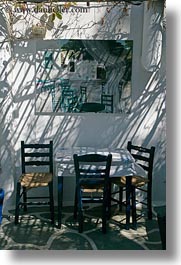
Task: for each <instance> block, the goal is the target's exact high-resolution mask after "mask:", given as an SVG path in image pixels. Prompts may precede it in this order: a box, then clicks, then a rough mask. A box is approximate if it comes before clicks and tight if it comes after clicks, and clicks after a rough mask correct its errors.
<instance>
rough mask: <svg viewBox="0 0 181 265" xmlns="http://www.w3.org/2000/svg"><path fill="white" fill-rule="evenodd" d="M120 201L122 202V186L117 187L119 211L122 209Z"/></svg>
mask: <svg viewBox="0 0 181 265" xmlns="http://www.w3.org/2000/svg"><path fill="white" fill-rule="evenodd" d="M122 203H123V187H119V211H120V212H121V211H122Z"/></svg>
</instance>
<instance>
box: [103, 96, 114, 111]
mask: <svg viewBox="0 0 181 265" xmlns="http://www.w3.org/2000/svg"><path fill="white" fill-rule="evenodd" d="M101 104H104V105H105V110H104V112H107V113H113V95H108V94H101Z"/></svg>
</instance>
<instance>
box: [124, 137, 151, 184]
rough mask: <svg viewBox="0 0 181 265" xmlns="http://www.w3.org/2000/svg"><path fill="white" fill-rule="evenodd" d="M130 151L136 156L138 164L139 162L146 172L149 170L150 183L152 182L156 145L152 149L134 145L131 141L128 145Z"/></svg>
mask: <svg viewBox="0 0 181 265" xmlns="http://www.w3.org/2000/svg"><path fill="white" fill-rule="evenodd" d="M127 149H128V151H129V152H130V153H131V155H132V156H133V157H134V159H135V161H136V162H137V164H139V165H140V166H141V167H142V168H143V169H144V170H145V171H146V172H148V179H149V183H150V184H151V183H152V171H153V160H154V153H155V147H154V146H152V147H151V148H150V149H149V148H145V147H142V146H136V145H133V144H132V142H131V141H129V142H128V145H127Z"/></svg>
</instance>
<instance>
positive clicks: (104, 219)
mask: <svg viewBox="0 0 181 265" xmlns="http://www.w3.org/2000/svg"><path fill="white" fill-rule="evenodd" d="M108 204H109V201H108V198H107V195H106V194H105V191H104V196H103V205H102V232H103V233H104V234H105V233H106V232H107V215H109V205H108ZM107 209H108V213H107Z"/></svg>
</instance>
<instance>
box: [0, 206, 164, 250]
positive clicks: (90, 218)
mask: <svg viewBox="0 0 181 265" xmlns="http://www.w3.org/2000/svg"><path fill="white" fill-rule="evenodd" d="M72 213H73V207H64V209H63V224H62V228H61V229H58V227H57V225H55V226H52V225H51V224H50V218H49V212H48V208H47V207H41V208H40V207H34V208H29V209H28V212H27V213H26V214H24V213H22V215H21V217H20V224H18V225H16V226H15V225H14V211H9V214H7V215H5V216H3V221H2V224H1V226H0V249H1V250H48V249H49V250H162V246H161V241H160V233H159V228H158V222H157V218H156V215H154V217H153V220H151V221H149V220H147V219H146V218H144V216H143V217H142V218H141V219H140V220H139V221H138V226H137V230H134V229H130V230H126V229H125V226H124V222H125V215H124V213H121V214H120V213H119V214H118V212H117V211H114V213H113V215H112V218H111V220H109V223H108V231H107V233H106V234H103V233H102V231H101V219H100V218H99V213H100V208H99V207H94V208H91V207H90V208H89V207H88V208H87V209H86V210H85V214H86V215H85V221H84V232H83V233H81V234H80V233H78V224H77V222H76V221H75V220H74V219H73V214H72ZM95 214H96V218H95V217H94V215H95Z"/></svg>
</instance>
